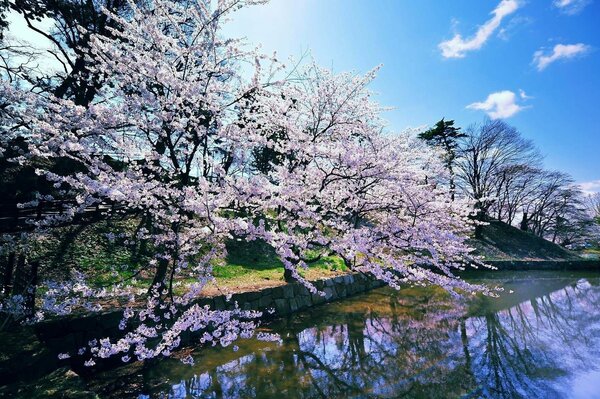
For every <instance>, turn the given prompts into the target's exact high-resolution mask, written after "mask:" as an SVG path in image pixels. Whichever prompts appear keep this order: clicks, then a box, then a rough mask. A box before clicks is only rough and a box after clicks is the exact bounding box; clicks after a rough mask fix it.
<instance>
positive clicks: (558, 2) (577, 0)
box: [553, 0, 592, 15]
mask: <svg viewBox="0 0 600 399" xmlns="http://www.w3.org/2000/svg"><path fill="white" fill-rule="evenodd" d="M591 2H592V0H554V2H553V4H554V7H556V8H558V9H559V10H561V11H562V12H564V13H565V14H569V15H573V14H577V13H579V12H580V11H581V10H583V9H584V8H585V6H587V5H588V4H590V3H591Z"/></svg>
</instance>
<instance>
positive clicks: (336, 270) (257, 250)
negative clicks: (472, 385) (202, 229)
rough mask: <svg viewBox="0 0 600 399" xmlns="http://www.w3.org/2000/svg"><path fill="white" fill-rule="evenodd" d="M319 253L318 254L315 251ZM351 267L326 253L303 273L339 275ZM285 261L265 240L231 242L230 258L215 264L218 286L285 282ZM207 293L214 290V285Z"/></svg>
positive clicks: (314, 276)
mask: <svg viewBox="0 0 600 399" xmlns="http://www.w3.org/2000/svg"><path fill="white" fill-rule="evenodd" d="M314 255H316V254H314ZM347 271H348V269H347V268H346V266H345V265H344V262H343V261H342V259H340V258H337V257H333V256H326V257H323V258H321V259H319V260H318V261H316V262H314V263H312V264H311V265H310V266H309V268H308V269H306V270H304V269H303V270H300V275H301V276H302V277H304V278H307V279H309V280H314V279H319V278H325V277H331V276H336V275H339V274H343V273H346V272H347ZM283 272H284V268H283V264H282V263H281V260H280V259H279V257H278V256H277V254H276V253H275V250H274V249H273V248H272V247H271V246H269V245H268V244H267V243H265V242H264V241H260V240H256V241H252V242H245V241H229V242H228V243H227V257H226V259H222V260H220V261H218V262H216V264H215V265H214V266H213V275H214V276H215V278H216V282H217V285H218V286H219V287H220V288H224V289H227V290H232V291H236V292H238V291H248V290H252V289H257V288H261V287H269V286H275V285H281V284H285V281H284V279H283ZM207 288H208V290H207V291H208V293H209V294H210V293H211V291H212V290H211V287H207Z"/></svg>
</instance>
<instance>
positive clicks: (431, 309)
mask: <svg viewBox="0 0 600 399" xmlns="http://www.w3.org/2000/svg"><path fill="white" fill-rule="evenodd" d="M489 276H490V275H489V274H487V275H486V279H482V278H481V276H478V275H471V276H470V277H468V279H469V280H471V281H477V282H486V283H489V284H501V285H502V286H503V287H504V288H505V292H504V293H503V294H502V295H501V296H500V297H499V298H493V299H490V298H485V299H480V298H479V299H474V300H470V301H465V300H460V299H455V298H452V297H450V296H449V295H447V294H445V293H444V292H443V291H441V290H439V289H434V288H406V289H405V290H402V291H400V292H394V291H393V290H391V289H389V288H383V289H378V290H375V291H371V292H369V293H367V294H363V295H360V296H356V297H354V298H351V299H348V300H346V301H343V302H338V303H333V304H329V305H325V306H321V307H317V308H314V309H313V310H311V311H307V312H303V313H300V314H296V315H294V316H292V317H291V318H289V319H287V320H280V321H276V322H273V323H270V324H268V325H266V326H265V330H266V331H270V332H277V333H279V334H280V336H281V338H282V343H273V342H263V341H257V340H241V341H239V342H238V343H237V345H238V346H239V349H237V348H236V349H237V350H234V348H233V347H228V348H203V349H200V350H197V351H194V352H192V354H193V356H194V358H195V360H196V364H195V365H194V366H188V365H184V364H182V363H180V362H178V361H177V360H173V359H167V360H162V361H160V362H158V363H157V364H156V365H153V366H151V367H148V366H146V367H142V366H140V365H132V366H127V367H122V368H120V369H118V370H116V371H110V372H107V373H105V374H102V375H100V376H97V377H96V378H95V379H94V380H93V381H90V386H91V387H92V388H94V389H96V390H97V392H98V393H99V394H100V395H101V397H114V398H121V397H132V398H139V399H142V398H144V399H145V398H222V397H223V398H237V397H256V398H281V399H283V398H379V397H382V398H480V397H484V398H575V399H584V398H585V399H592V398H600V274H592V273H581V272H578V273H562V272H535V273H534V272H510V273H507V272H501V273H500V272H499V273H496V274H494V275H493V276H494V279H493V280H492V279H490V278H489ZM510 291H513V292H512V293H511V292H510Z"/></svg>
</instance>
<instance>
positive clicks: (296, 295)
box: [35, 273, 383, 354]
mask: <svg viewBox="0 0 600 399" xmlns="http://www.w3.org/2000/svg"><path fill="white" fill-rule="evenodd" d="M313 284H314V285H315V286H316V287H317V289H318V290H319V291H322V292H323V293H324V294H325V295H324V296H321V295H319V294H312V293H310V292H309V291H308V289H307V288H306V287H304V286H303V285H302V284H300V283H292V284H286V285H282V286H278V287H269V288H264V289H261V290H258V291H251V292H244V293H239V294H233V295H232V296H231V298H230V299H229V300H227V299H226V297H225V295H219V296H215V297H210V298H203V299H200V300H199V301H198V303H199V304H200V305H210V307H211V308H213V309H220V310H224V309H231V308H233V307H234V306H235V303H236V302H237V304H238V306H239V307H240V308H242V309H244V310H259V311H263V318H274V317H282V316H286V315H289V314H291V313H294V312H297V311H301V310H304V309H308V308H310V307H312V306H316V305H321V304H324V303H327V302H331V301H335V300H338V299H343V298H346V297H348V296H351V295H355V294H358V293H361V292H365V291H368V290H370V289H373V288H376V287H381V286H382V285H383V283H382V282H381V281H379V280H375V279H373V278H371V277H368V276H366V275H364V274H361V273H352V274H347V275H342V276H338V277H334V278H330V279H324V280H317V281H314V282H313ZM271 309H272V311H271V312H268V311H266V310H271ZM122 316H123V310H118V311H110V312H104V313H97V314H94V315H86V316H79V317H76V316H70V317H62V318H59V319H55V320H48V321H45V322H41V323H38V324H37V325H36V326H35V329H36V334H37V336H38V337H39V339H40V340H41V341H42V343H43V344H44V345H46V346H47V347H48V349H50V350H51V351H52V352H55V353H57V354H58V353H63V352H69V353H74V352H76V351H77V350H78V349H79V348H81V347H84V346H86V344H87V343H88V342H89V341H90V340H92V339H94V338H103V337H112V338H117V337H119V336H121V335H122V334H123V332H122V331H120V330H119V328H118V325H119V322H120V320H121V318H122Z"/></svg>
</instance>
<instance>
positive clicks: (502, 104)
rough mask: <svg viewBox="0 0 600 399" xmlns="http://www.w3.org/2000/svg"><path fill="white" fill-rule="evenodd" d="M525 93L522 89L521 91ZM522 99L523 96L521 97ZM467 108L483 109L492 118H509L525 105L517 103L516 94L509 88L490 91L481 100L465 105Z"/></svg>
mask: <svg viewBox="0 0 600 399" xmlns="http://www.w3.org/2000/svg"><path fill="white" fill-rule="evenodd" d="M522 93H523V94H525V92H524V91H522ZM522 98H523V99H524V98H525V97H522ZM467 108H468V109H476V110H480V111H485V113H486V114H487V115H488V116H489V117H490V118H492V119H505V118H510V117H511V116H513V115H515V114H516V113H517V112H519V111H521V110H523V109H525V107H523V106H521V105H519V104H517V95H516V94H515V93H513V92H512V91H510V90H503V91H498V92H496V93H492V94H490V95H489V96H487V98H486V99H485V101H483V102H475V103H473V104H469V105H467Z"/></svg>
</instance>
